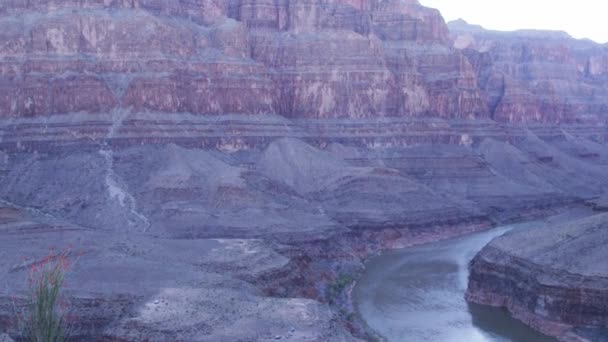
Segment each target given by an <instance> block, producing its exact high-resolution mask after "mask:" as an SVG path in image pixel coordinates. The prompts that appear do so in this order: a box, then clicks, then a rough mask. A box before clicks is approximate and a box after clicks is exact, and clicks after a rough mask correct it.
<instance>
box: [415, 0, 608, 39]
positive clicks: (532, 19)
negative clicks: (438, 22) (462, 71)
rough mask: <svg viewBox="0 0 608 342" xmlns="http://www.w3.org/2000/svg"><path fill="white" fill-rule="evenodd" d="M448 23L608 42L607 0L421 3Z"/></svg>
mask: <svg viewBox="0 0 608 342" xmlns="http://www.w3.org/2000/svg"><path fill="white" fill-rule="evenodd" d="M420 3H422V4H423V5H425V6H427V7H433V8H437V9H439V10H440V11H441V14H442V15H443V17H444V18H445V20H446V21H451V20H455V19H459V18H462V19H464V20H466V21H467V22H469V23H470V24H477V25H481V26H483V27H485V28H486V29H491V30H501V31H512V30H518V29H538V30H558V31H566V32H568V33H569V34H570V35H571V36H573V37H575V38H589V39H592V40H595V41H596V42H598V43H607V42H608V20H607V18H608V1H607V0H576V1H572V0H420Z"/></svg>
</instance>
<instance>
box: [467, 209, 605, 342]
mask: <svg viewBox="0 0 608 342" xmlns="http://www.w3.org/2000/svg"><path fill="white" fill-rule="evenodd" d="M607 239H608V215H606V214H600V215H597V216H592V217H590V218H586V219H582V220H579V221H574V222H569V223H567V224H562V225H554V226H547V227H543V228H539V229H532V230H527V231H522V230H520V231H517V232H513V233H507V234H505V235H504V236H502V237H499V238H496V239H495V240H493V241H492V242H491V243H490V244H489V245H488V246H486V247H485V248H484V249H483V250H482V251H481V252H480V253H479V254H478V255H477V256H476V257H475V259H474V260H473V261H472V262H471V266H470V268H471V274H470V278H469V288H468V291H467V299H468V300H470V301H473V302H476V303H481V304H486V305H493V306H504V307H506V308H508V309H509V311H510V312H511V313H512V314H513V315H514V316H515V317H517V318H518V319H520V320H522V321H524V322H525V323H527V324H529V325H531V326H532V327H534V328H536V329H538V330H540V331H542V332H544V333H546V334H548V335H552V336H556V337H558V338H559V339H560V340H562V341H605V340H606V338H607V337H606V336H608V335H607V334H606V333H607V332H608V316H607V315H606V314H607V313H608V264H606V262H605V260H606V257H607V254H608V249H607V248H606V244H607V243H608V241H607Z"/></svg>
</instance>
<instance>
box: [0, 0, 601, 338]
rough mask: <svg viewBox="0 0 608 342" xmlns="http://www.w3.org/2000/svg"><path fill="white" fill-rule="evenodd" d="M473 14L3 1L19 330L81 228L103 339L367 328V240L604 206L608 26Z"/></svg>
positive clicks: (81, 307)
mask: <svg viewBox="0 0 608 342" xmlns="http://www.w3.org/2000/svg"><path fill="white" fill-rule="evenodd" d="M455 25H456V26H458V27H457V28H453V29H452V30H450V29H449V28H448V25H446V24H445V22H444V21H443V19H442V17H441V16H440V14H439V12H438V11H436V10H433V9H429V8H425V7H423V6H421V5H420V4H419V3H418V2H417V1H415V0H407V1H403V0H189V1H185V0H170V1H169V0H162V1H161V0H128V1H127V0H81V1H68V0H29V1H21V0H4V1H0V200H1V202H0V203H1V204H0V237H1V238H0V274H2V275H3V276H2V277H1V278H0V284H1V285H0V332H3V330H6V331H7V332H9V333H10V334H11V335H14V336H16V335H18V329H17V325H18V324H17V321H16V318H15V310H19V308H20V307H21V306H22V305H23V301H24V296H25V295H26V294H27V292H26V288H27V281H26V279H27V275H28V269H29V267H30V266H31V265H36V264H38V263H39V262H40V261H41V260H42V259H43V258H44V256H46V255H47V254H48V253H49V250H50V248H51V246H56V247H58V248H59V247H65V246H67V245H69V244H72V245H73V246H74V251H75V255H74V257H75V258H76V257H77V255H78V253H80V254H81V255H80V257H78V262H77V263H76V264H74V266H73V267H72V269H71V270H70V272H69V274H68V278H67V288H66V291H67V292H66V294H67V295H68V297H69V298H70V303H71V306H72V307H73V308H74V309H75V311H76V312H77V313H78V316H79V320H78V322H77V324H76V326H75V328H76V330H75V332H76V334H77V335H78V336H77V337H78V338H79V339H81V340H83V341H91V340H99V341H140V340H148V341H165V340H174V341H238V340H242V341H250V340H269V339H276V338H277V337H280V338H281V339H287V338H289V339H292V340H297V341H352V340H357V339H365V338H368V337H369V336H368V335H367V333H366V332H365V331H364V330H363V329H362V328H361V325H360V324H359V323H360V322H357V320H356V319H354V320H353V315H351V314H352V312H353V308H352V306H351V305H350V302H349V298H348V295H349V289H350V286H351V285H352V284H350V283H348V284H346V283H345V282H344V281H343V280H344V279H352V278H354V277H356V275H357V274H358V272H360V270H361V268H362V260H363V259H364V258H365V257H367V256H369V255H370V254H373V253H376V252H378V251H380V250H383V249H387V248H395V247H402V246H408V245H412V244H417V243H423V242H427V241H433V240H436V239H440V238H447V237H451V236H456V235H460V234H464V233H468V232H474V231H478V230H481V229H487V228H489V227H491V226H492V225H494V224H500V223H504V222H513V221H520V220H526V219H529V218H532V217H538V216H543V215H547V214H550V213H554V212H558V211H561V210H563V209H564V208H571V207H578V206H591V207H593V206H595V207H596V208H600V207H601V206H598V203H601V200H598V199H599V198H601V197H602V196H603V195H604V194H605V193H606V190H607V188H608V172H607V171H608V149H607V148H606V136H607V129H606V114H608V113H607V111H606V103H607V94H606V89H607V88H606V85H607V84H608V79H607V77H608V61H607V60H606V59H605V58H603V56H606V51H607V48H606V46H604V45H599V44H594V43H590V42H581V41H576V40H573V39H571V38H569V37H567V36H564V35H556V34H554V33H546V32H542V33H535V34H532V33H529V32H528V33H525V34H523V35H522V34H521V33H511V34H497V33H495V32H487V31H480V29H479V28H475V27H470V26H469V25H465V24H463V23H456V24H455ZM452 26H453V25H452ZM535 35H536V36H540V38H537V37H535ZM547 36H550V37H552V38H551V39H545V38H546V37H547ZM560 101H561V102H560Z"/></svg>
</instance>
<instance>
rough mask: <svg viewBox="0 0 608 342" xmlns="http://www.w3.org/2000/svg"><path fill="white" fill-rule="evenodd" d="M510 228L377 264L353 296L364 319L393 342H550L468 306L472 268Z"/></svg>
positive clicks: (492, 311)
mask: <svg viewBox="0 0 608 342" xmlns="http://www.w3.org/2000/svg"><path fill="white" fill-rule="evenodd" d="M530 224H533V223H528V224H522V225H517V226H505V227H500V228H496V229H493V230H491V231H487V232H483V233H477V234H473V235H469V236H466V237H462V238H458V239H453V240H448V241H441V242H437V243H433V244H428V245H424V246H419V247H412V248H407V249H403V250H396V251H389V252H386V253H384V254H382V255H380V256H378V257H375V258H372V259H371V260H369V262H368V263H367V267H366V272H365V274H364V276H363V277H362V279H360V281H359V282H358V283H357V286H356V287H355V290H354V300H355V304H356V306H357V309H358V311H359V314H360V315H361V317H362V318H363V320H365V321H366V322H367V324H368V325H369V327H370V328H372V329H373V330H375V331H376V332H377V333H378V334H380V335H382V336H383V337H385V338H386V339H387V340H388V341H391V342H415V341H437V342H507V341H512V342H545V341H547V342H548V341H551V342H553V341H556V340H555V339H552V338H549V337H546V336H544V335H541V334H539V333H537V332H535V331H533V330H532V329H530V328H528V327H527V326H525V325H524V324H523V323H521V322H519V321H517V320H515V319H513V318H512V317H511V316H510V315H509V314H508V312H506V310H504V309H497V308H488V307H482V306H479V305H469V304H468V303H467V302H466V301H465V300H464V293H465V291H466V287H467V279H468V267H467V266H468V263H469V261H470V260H471V259H472V258H473V257H474V256H475V254H476V253H477V252H478V251H479V250H481V248H483V246H485V245H486V244H487V243H488V242H489V241H490V240H491V239H493V238H494V237H496V236H499V235H502V234H504V233H505V232H507V231H508V230H510V229H526V228H527V225H530Z"/></svg>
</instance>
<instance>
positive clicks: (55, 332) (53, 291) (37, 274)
mask: <svg viewBox="0 0 608 342" xmlns="http://www.w3.org/2000/svg"><path fill="white" fill-rule="evenodd" d="M68 256H69V250H66V251H64V252H60V253H59V254H57V255H53V254H49V255H48V256H47V257H46V258H45V259H44V260H43V261H42V262H40V263H37V264H34V265H32V266H31V270H30V278H29V288H30V296H29V297H28V304H27V312H26V314H25V315H24V318H23V320H24V321H23V322H22V327H23V330H24V331H23V333H24V336H25V337H27V339H28V340H29V341H31V342H65V341H68V339H69V327H68V322H67V312H66V310H67V305H65V303H64V302H62V300H61V296H60V295H61V293H60V292H61V288H62V286H63V284H64V279H65V272H66V271H67V269H68V268H69V266H70V262H69V258H68Z"/></svg>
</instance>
